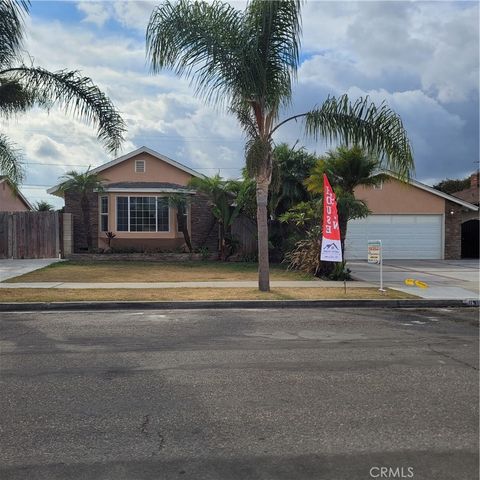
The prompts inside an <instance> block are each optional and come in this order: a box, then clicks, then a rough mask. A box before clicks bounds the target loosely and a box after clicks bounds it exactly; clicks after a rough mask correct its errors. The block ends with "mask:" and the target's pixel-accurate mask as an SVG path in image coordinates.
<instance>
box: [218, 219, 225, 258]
mask: <svg viewBox="0 0 480 480" xmlns="http://www.w3.org/2000/svg"><path fill="white" fill-rule="evenodd" d="M218 228H219V234H220V238H219V251H218V257H219V259H220V260H221V261H222V262H224V261H225V225H224V224H223V223H222V222H220V223H219V224H218Z"/></svg>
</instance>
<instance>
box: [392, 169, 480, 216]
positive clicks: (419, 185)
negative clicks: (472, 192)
mask: <svg viewBox="0 0 480 480" xmlns="http://www.w3.org/2000/svg"><path fill="white" fill-rule="evenodd" d="M383 173H386V174H387V175H388V176H390V177H392V178H395V179H396V180H399V181H402V180H401V179H400V178H399V177H398V175H396V174H395V173H393V172H389V171H385V172H383ZM406 183H407V184H409V185H412V186H413V187H417V188H420V189H421V190H425V191H426V192H428V193H432V194H433V195H436V196H437V197H442V198H444V199H445V200H448V201H450V202H453V203H457V204H458V205H462V207H465V208H468V209H469V210H474V211H477V210H478V207H477V206H476V205H473V204H472V203H469V202H466V201H464V200H462V199H460V198H457V197H454V196H453V195H449V194H448V193H443V192H441V191H440V190H436V189H435V188H433V187H429V186H428V185H425V184H424V183H421V182H419V181H417V180H414V179H413V178H410V179H409V180H408V181H407V182H406Z"/></svg>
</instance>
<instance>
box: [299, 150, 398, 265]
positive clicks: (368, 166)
mask: <svg viewBox="0 0 480 480" xmlns="http://www.w3.org/2000/svg"><path fill="white" fill-rule="evenodd" d="M380 170H381V162H380V161H379V159H378V157H375V156H373V155H370V154H369V153H368V152H366V151H365V150H364V149H362V148H361V147H359V146H354V147H352V148H348V147H346V146H340V147H337V148H336V149H335V150H330V151H329V152H327V153H326V154H325V155H324V156H322V157H320V158H319V159H318V162H317V164H316V165H315V166H314V167H313V169H312V172H311V175H310V176H309V177H308V178H307V179H306V180H305V185H306V186H307V190H308V191H309V192H310V193H312V194H323V174H324V173H325V174H326V175H327V177H328V179H329V181H330V183H331V185H332V187H333V189H334V190H335V193H336V195H337V199H338V223H339V227H340V240H341V245H342V252H343V253H344V252H345V238H346V236H347V224H348V220H350V219H352V218H361V217H362V216H366V215H364V214H362V212H365V213H366V212H367V211H368V205H365V204H364V202H362V201H360V200H357V199H356V198H355V188H357V187H358V186H366V187H372V186H378V185H379V184H380V183H381V182H386V181H388V180H390V177H389V176H388V175H386V174H385V173H382V172H381V171H380ZM359 213H360V214H359ZM343 258H345V255H344V256H343Z"/></svg>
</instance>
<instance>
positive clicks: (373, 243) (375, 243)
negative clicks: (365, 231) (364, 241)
mask: <svg viewBox="0 0 480 480" xmlns="http://www.w3.org/2000/svg"><path fill="white" fill-rule="evenodd" d="M367 260H368V263H375V264H377V265H380V291H381V292H384V291H385V290H384V289H383V256H382V241H381V240H369V241H368V257H367Z"/></svg>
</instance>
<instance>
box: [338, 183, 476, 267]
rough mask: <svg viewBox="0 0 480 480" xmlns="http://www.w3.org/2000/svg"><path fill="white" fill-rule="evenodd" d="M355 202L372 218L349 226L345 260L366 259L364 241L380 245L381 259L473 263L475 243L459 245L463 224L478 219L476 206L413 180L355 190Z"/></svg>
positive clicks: (470, 241)
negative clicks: (365, 207)
mask: <svg viewBox="0 0 480 480" xmlns="http://www.w3.org/2000/svg"><path fill="white" fill-rule="evenodd" d="M355 196H356V197H357V198H358V199H360V200H364V201H365V202H366V203H367V205H368V208H369V209H370V211H371V212H372V213H371V215H369V216H368V217H367V218H364V219H358V220H351V221H350V222H348V230H347V241H346V254H345V256H346V258H347V259H366V258H367V243H368V240H382V245H383V257H384V258H385V259H419V260H428V259H459V258H463V257H475V255H472V252H471V250H472V251H473V250H474V248H475V247H474V246H473V248H469V246H472V244H474V241H475V240H474V238H473V237H472V238H468V239H465V238H464V240H463V243H462V235H461V232H462V224H464V223H465V222H466V221H468V220H471V219H477V220H476V221H477V230H476V232H477V233H476V239H477V240H476V242H477V248H476V258H478V206H477V205H473V204H472V203H470V202H469V201H466V200H462V199H461V198H457V197H456V196H452V195H448V194H446V193H443V192H440V191H438V190H435V189H434V188H432V187H429V186H427V185H424V184H422V183H420V182H417V181H415V180H410V182H409V183H403V182H400V181H398V180H397V179H396V178H395V177H394V176H393V175H392V178H391V180H390V181H388V182H384V183H383V184H382V185H380V186H379V187H377V188H372V187H358V188H357V189H356V190H355Z"/></svg>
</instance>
